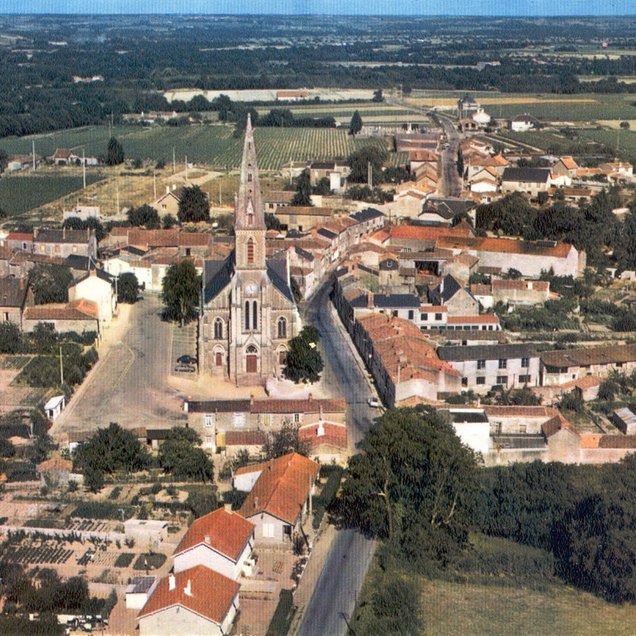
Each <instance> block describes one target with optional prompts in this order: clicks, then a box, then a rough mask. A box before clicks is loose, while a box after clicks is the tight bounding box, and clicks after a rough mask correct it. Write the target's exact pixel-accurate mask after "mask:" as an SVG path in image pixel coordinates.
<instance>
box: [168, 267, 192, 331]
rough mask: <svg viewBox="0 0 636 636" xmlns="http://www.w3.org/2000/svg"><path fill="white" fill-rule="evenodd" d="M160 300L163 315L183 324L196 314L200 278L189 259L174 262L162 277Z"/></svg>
mask: <svg viewBox="0 0 636 636" xmlns="http://www.w3.org/2000/svg"><path fill="white" fill-rule="evenodd" d="M162 286H163V291H162V300H163V302H164V305H165V316H166V318H168V319H169V320H178V321H179V322H180V323H181V325H184V324H185V323H186V322H188V321H189V320H192V319H193V318H195V317H196V315H197V307H198V306H199V292H200V288H201V279H200V277H199V275H198V274H197V272H196V269H195V268H194V263H192V261H190V260H185V261H181V262H180V263H175V264H174V265H171V266H170V267H169V268H168V271H167V272H166V275H165V276H164V279H163V283H162Z"/></svg>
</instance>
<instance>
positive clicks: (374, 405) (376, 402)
mask: <svg viewBox="0 0 636 636" xmlns="http://www.w3.org/2000/svg"><path fill="white" fill-rule="evenodd" d="M367 404H368V405H369V406H370V407H371V408H372V409H379V408H380V407H381V406H382V402H380V400H378V398H374V397H370V398H369V399H368V400H367Z"/></svg>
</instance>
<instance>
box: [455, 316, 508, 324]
mask: <svg viewBox="0 0 636 636" xmlns="http://www.w3.org/2000/svg"><path fill="white" fill-rule="evenodd" d="M448 324H449V325H498V324H499V318H497V316H495V314H482V315H481V316H449V317H448Z"/></svg>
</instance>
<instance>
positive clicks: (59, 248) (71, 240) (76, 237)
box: [32, 228, 97, 260]
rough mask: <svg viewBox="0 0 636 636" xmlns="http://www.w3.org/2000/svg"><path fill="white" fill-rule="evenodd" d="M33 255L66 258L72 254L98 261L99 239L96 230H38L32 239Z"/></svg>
mask: <svg viewBox="0 0 636 636" xmlns="http://www.w3.org/2000/svg"><path fill="white" fill-rule="evenodd" d="M32 245H33V253H34V254H38V255H44V256H56V257H61V258H66V257H67V256H70V255H71V254H77V255H79V256H88V257H90V258H92V259H93V260H95V259H97V239H96V238H95V231H94V230H89V229H86V230H69V229H67V228H62V229H61V230H50V229H46V228H42V229H36V230H34V232H33V238H32Z"/></svg>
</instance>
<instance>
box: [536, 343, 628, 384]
mask: <svg viewBox="0 0 636 636" xmlns="http://www.w3.org/2000/svg"><path fill="white" fill-rule="evenodd" d="M634 368H636V345H633V344H630V345H618V344H617V345H608V346H603V347H579V348H576V349H563V350H556V351H544V352H543V353H541V384H542V385H543V386H552V385H558V384H564V383H566V382H569V381H570V380H577V379H579V378H583V377H585V376H588V375H590V376H596V377H600V378H603V377H606V376H607V375H608V374H609V373H610V371H618V372H623V373H631V372H632V370H633V369H634Z"/></svg>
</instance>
